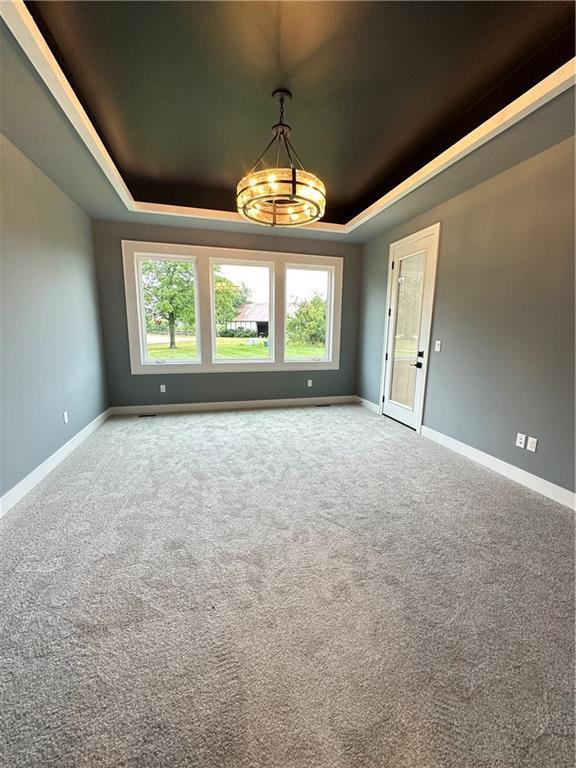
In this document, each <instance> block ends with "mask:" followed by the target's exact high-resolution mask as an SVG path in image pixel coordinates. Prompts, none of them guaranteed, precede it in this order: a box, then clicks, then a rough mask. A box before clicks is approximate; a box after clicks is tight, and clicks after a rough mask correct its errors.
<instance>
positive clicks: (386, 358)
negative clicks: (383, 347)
mask: <svg viewBox="0 0 576 768" xmlns="http://www.w3.org/2000/svg"><path fill="white" fill-rule="evenodd" d="M384 360H388V352H386V357H385V358H384Z"/></svg>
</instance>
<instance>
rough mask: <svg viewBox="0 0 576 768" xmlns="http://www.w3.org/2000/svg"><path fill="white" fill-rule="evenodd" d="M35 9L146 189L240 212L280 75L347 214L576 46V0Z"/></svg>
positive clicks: (104, 134) (337, 205) (304, 140)
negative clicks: (238, 193)
mask: <svg viewBox="0 0 576 768" xmlns="http://www.w3.org/2000/svg"><path fill="white" fill-rule="evenodd" d="M27 7H28V9H29V10H30V11H31V13H32V15H33V17H34V19H35V21H36V23H37V24H38V26H39V28H40V30H41V31H42V33H43V35H44V37H45V39H46V41H47V42H48V44H49V46H50V48H51V50H52V52H53V53H54V55H55V56H56V58H57V60H58V62H59V63H60V65H61V67H62V69H63V70H64V72H65V73H66V75H67V77H68V79H69V81H70V83H71V84H72V86H73V88H74V90H75V92H76V94H77V95H78V97H79V98H80V100H81V102H82V103H83V105H84V107H85V109H86V111H87V112H88V114H89V115H90V117H91V119H92V121H93V123H94V125H95V127H96V129H97V130H98V132H99V135H100V137H101V138H102V140H103V142H104V143H105V145H106V147H107V149H108V151H109V152H110V154H111V156H112V157H113V159H114V162H115V163H116V165H117V167H118V169H119V170H120V173H121V174H122V176H123V178H124V180H125V182H126V184H127V185H128V187H129V189H130V191H131V193H132V195H133V196H134V198H135V199H137V200H141V201H146V202H151V203H169V204H177V205H186V206H194V207H199V208H212V209H219V210H224V211H232V210H234V209H235V186H236V182H237V181H238V179H239V178H240V177H241V176H242V175H243V174H244V173H245V172H246V170H248V168H249V166H250V165H251V163H252V162H253V161H254V160H255V158H256V157H257V156H258V155H259V153H260V151H261V150H262V149H263V148H264V146H265V144H266V143H267V142H268V140H269V138H270V132H269V129H270V126H271V125H272V123H273V122H275V121H276V111H275V107H276V105H275V104H274V103H273V102H272V100H271V99H270V94H271V92H272V90H273V89H274V88H276V87H278V86H280V85H281V86H284V87H289V88H290V89H291V90H292V91H293V93H294V100H293V101H292V102H291V103H290V104H289V105H288V107H287V115H286V116H287V120H288V122H289V123H290V124H291V125H292V126H293V129H294V132H293V140H294V142H295V144H296V147H297V149H298V151H299V154H300V155H301V157H302V159H303V161H304V163H305V165H306V166H307V167H308V168H309V169H310V170H311V171H312V172H314V173H316V174H317V175H318V176H320V177H321V178H322V179H323V180H324V181H325V182H326V186H327V189H328V210H327V215H326V217H325V220H326V221H331V222H338V223H344V222H345V221H347V220H348V219H349V218H351V217H352V216H353V215H355V214H356V213H358V212H359V211H361V210H362V209H364V208H365V207H366V206H367V205H369V204H371V203H372V202H374V200H375V199H377V198H378V197H379V196H381V195H382V194H384V193H385V192H387V191H388V190H390V189H391V188H393V187H394V186H395V185H396V184H398V183H399V182H401V181H403V180H404V179H405V178H407V177H408V176H409V175H410V174H411V173H413V172H414V171H416V170H418V168H420V167H422V166H423V165H424V164H425V163H426V162H428V161H429V160H431V159H432V158H434V157H435V156H436V155H438V154H439V152H441V151H443V150H444V149H446V148H447V147H448V146H450V145H451V144H453V143H454V142H455V141H457V140H458V139H460V138H461V137H462V136H464V135H465V134H466V133H468V132H469V131H470V130H472V129H473V128H475V127H476V126H478V125H479V124H480V123H482V122H483V121H484V120H486V119H487V118H489V117H490V116H491V115H493V114H494V113H495V112H497V111H498V110H499V109H501V108H502V107H503V106H505V105H506V104H508V103H509V102H510V101H511V100H513V99H514V98H516V97H517V96H519V95H520V94H521V93H523V92H524V91H526V90H527V89H528V88H530V87H531V86H533V85H534V84H535V83H536V82H538V81H539V80H541V79H542V78H544V77H545V76H546V75H548V74H550V72H552V71H554V70H555V69H557V68H558V67H559V66H561V65H562V64H563V63H564V62H565V61H567V60H569V59H570V58H571V57H572V56H573V55H574V5H573V4H572V3H570V2H434V3H432V2H366V3H365V2H346V3H343V2H276V3H268V2H241V3H240V2H190V3H188V2H176V3H172V2H155V3H151V2H143V3H140V2H58V3H55V2H33V3H27Z"/></svg>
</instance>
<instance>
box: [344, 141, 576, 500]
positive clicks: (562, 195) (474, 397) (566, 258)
mask: <svg viewBox="0 0 576 768" xmlns="http://www.w3.org/2000/svg"><path fill="white" fill-rule="evenodd" d="M436 221H440V222H441V226H442V229H441V234H440V252H439V261H438V275H437V287H436V300H435V308H434V317H433V323H432V339H442V351H441V352H440V353H435V352H432V353H431V359H430V366H429V373H428V387H427V396H426V403H425V409H424V424H425V425H426V426H428V427H431V428H432V429H435V430H437V431H438V432H442V433H444V434H445V435H449V436H450V437H453V438H455V439H457V440H460V441H461V442H463V443H467V444H468V445H471V446H473V447H474V448H478V449H479V450H481V451H485V452H486V453H489V454H491V455H492V456H495V457H497V458H499V459H502V460H503V461H506V462H509V463H510V464H514V465H516V466H518V467H521V468H522V469H525V470H527V471H528V472H532V473H533V474H535V475H538V476H540V477H543V478H545V479H546V480H549V481H551V482H553V483H556V484H558V485H560V486H562V487H564V488H569V489H574V142H573V140H572V139H568V140H566V141H563V142H561V143H560V144H557V145H556V146H554V147H552V148H551V149H548V150H546V151H545V152H542V153H541V154H539V155H536V156H535V157H533V158H531V159H529V160H527V161H525V162H523V163H521V164H519V165H517V166H515V167H514V168H511V169H510V170H508V171H506V172H504V173H502V174H500V175H498V176H495V177H494V178H492V179H490V180H488V181H486V182H484V183H482V184H480V185H478V186H477V187H474V188H473V189H470V190H468V191H467V192H465V193H464V194H462V195H459V196H458V197H455V198H453V199H451V200H449V201H447V202H446V203H444V204H442V205H440V206H438V207H437V208H434V209H432V210H430V211H428V212H427V213H425V214H423V215H421V216H418V217H417V218H414V219H411V220H410V221H406V222H405V223H404V224H402V225H400V226H398V227H396V228H394V229H393V230H391V231H389V232H386V233H385V234H382V235H379V236H377V237H375V238H374V239H372V240H371V241H370V242H369V243H367V244H366V247H365V252H364V266H363V275H362V293H361V296H362V299H361V307H362V310H361V321H360V334H359V377H358V393H359V394H360V395H361V396H362V397H365V398H366V399H368V400H371V401H373V402H377V400H378V397H379V383H380V372H381V366H382V347H383V332H384V313H385V301H386V281H387V270H388V248H389V245H390V243H391V242H394V241H395V240H398V239H399V238H401V237H404V236H406V235H409V234H411V233H412V232H416V231H418V230H419V229H422V228H423V227H426V226H429V225H430V224H433V223H434V222H436ZM517 432H524V433H527V434H529V435H534V436H536V437H538V439H539V444H538V450H537V452H536V453H535V454H532V453H529V452H528V451H526V450H521V449H519V448H516V447H515V446H514V440H515V436H516V433H517Z"/></svg>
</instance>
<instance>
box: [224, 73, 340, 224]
mask: <svg viewBox="0 0 576 768" xmlns="http://www.w3.org/2000/svg"><path fill="white" fill-rule="evenodd" d="M272 97H273V98H277V99H278V100H279V102H280V119H279V120H278V122H277V123H276V125H274V126H273V127H272V140H271V141H270V143H269V144H268V146H267V147H266V149H265V150H264V152H262V154H261V155H260V157H259V158H258V160H257V161H256V162H255V163H254V165H253V167H252V170H251V171H250V172H249V173H248V174H247V175H246V176H244V178H243V179H241V180H240V182H239V183H238V187H237V189H236V202H237V206H238V213H239V214H240V215H241V216H243V217H244V218H245V219H248V220H249V221H255V222H256V223H257V224H265V225H267V226H270V227H275V226H281V227H301V226H303V225H305V224H311V223H312V222H313V221H317V220H318V219H321V218H322V216H323V215H324V209H325V207H326V188H325V187H324V184H323V183H322V182H321V181H320V179H319V178H317V177H316V176H314V174H313V173H309V172H308V171H305V170H304V166H303V165H302V162H301V160H300V158H299V157H298V153H297V152H296V150H295V149H294V147H293V146H292V142H291V141H290V133H291V128H290V126H289V125H286V123H285V122H284V100H285V99H286V98H289V99H290V98H292V94H291V93H290V91H287V90H285V89H284V88H279V89H278V90H276V91H274V93H273V94H272ZM268 153H270V155H271V156H272V157H274V162H273V164H272V167H266V164H265V162H264V160H265V157H266V156H267V155H268ZM283 158H284V161H283V160H282V159H283ZM281 161H283V162H285V164H284V165H281ZM260 165H262V167H261V168H260V170H258V167H259V166H260Z"/></svg>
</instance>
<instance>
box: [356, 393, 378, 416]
mask: <svg viewBox="0 0 576 768" xmlns="http://www.w3.org/2000/svg"><path fill="white" fill-rule="evenodd" d="M358 402H359V403H360V405H361V406H362V408H367V409H368V410H369V411H372V413H377V414H378V416H380V406H379V405H378V403H373V402H372V400H365V399H364V398H363V397H359V398H358Z"/></svg>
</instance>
